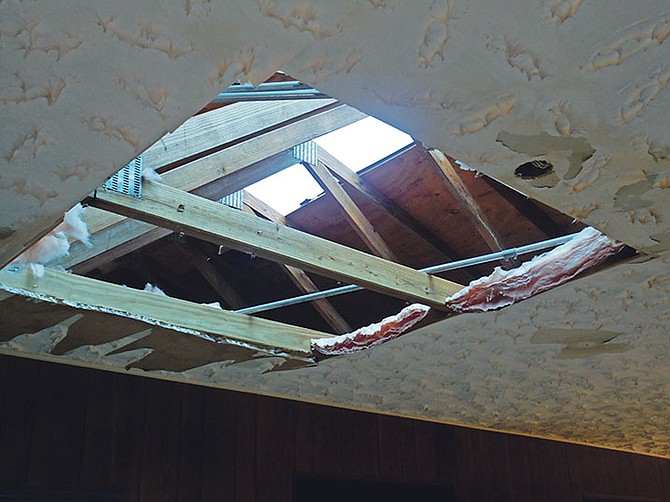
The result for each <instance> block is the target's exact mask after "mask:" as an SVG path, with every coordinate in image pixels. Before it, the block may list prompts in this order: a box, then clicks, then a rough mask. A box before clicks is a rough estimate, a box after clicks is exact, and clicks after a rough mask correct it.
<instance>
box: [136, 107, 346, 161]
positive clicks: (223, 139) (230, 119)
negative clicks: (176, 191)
mask: <svg viewBox="0 0 670 502" xmlns="http://www.w3.org/2000/svg"><path fill="white" fill-rule="evenodd" d="M335 102H336V101H335V100H333V99H315V100H304V101H271V102H269V101H265V102H255V103H252V102H249V103H234V104H231V105H229V106H226V107H223V108H219V109H218V110H213V111H211V112H208V113H203V114H201V115H196V116H194V117H191V118H190V119H188V120H187V121H186V122H184V123H183V124H182V125H181V126H179V127H178V128H177V129H176V130H175V131H174V132H172V133H169V134H166V135H165V136H163V137H162V138H161V139H160V140H158V141H157V142H156V143H154V144H153V145H151V146H150V147H149V148H147V149H146V150H145V151H144V152H142V158H143V159H144V165H145V166H148V167H150V168H153V169H161V168H163V167H164V166H169V165H171V164H174V163H176V162H179V163H183V162H188V160H189V159H190V160H193V157H194V156H196V155H202V154H205V155H206V154H207V153H213V152H214V151H217V150H223V149H224V148H226V147H227V146H230V145H231V144H232V143H234V142H239V141H241V140H243V138H246V137H249V136H250V135H253V134H258V133H259V132H261V131H264V130H267V129H270V128H273V127H277V126H278V125H280V124H282V123H285V122H288V121H291V120H295V119H296V118H298V117H300V116H303V115H305V114H309V113H313V112H315V111H317V110H323V109H325V108H324V107H328V106H330V105H333V104H334V103H335Z"/></svg>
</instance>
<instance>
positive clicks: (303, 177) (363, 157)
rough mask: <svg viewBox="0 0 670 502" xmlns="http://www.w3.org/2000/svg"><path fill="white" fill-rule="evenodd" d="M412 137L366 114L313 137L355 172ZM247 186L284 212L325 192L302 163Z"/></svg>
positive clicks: (289, 211) (409, 141)
mask: <svg viewBox="0 0 670 502" xmlns="http://www.w3.org/2000/svg"><path fill="white" fill-rule="evenodd" d="M413 141H414V140H413V139H412V137H411V136H410V135H408V134H406V133H404V132H402V131H400V130H398V129H396V128H395V127H393V126H391V125H389V124H387V123H385V122H382V121H381V120H379V119H376V118H374V117H366V118H364V119H361V120H359V121H357V122H354V123H352V124H350V125H348V126H345V127H342V128H340V129H337V130H335V131H333V132H331V133H328V134H325V135H323V136H321V137H319V138H316V139H315V140H314V142H315V143H316V144H317V145H319V146H320V147H321V148H323V149H324V150H327V151H328V153H330V154H331V155H333V157H335V158H336V159H337V160H339V161H340V162H342V164H344V165H345V166H346V167H348V168H349V169H351V170H352V171H354V172H359V171H361V170H363V169H365V168H366V167H368V166H371V165H372V164H374V163H375V162H378V161H379V160H381V159H384V158H386V157H388V156H389V155H391V154H393V153H395V152H397V151H399V150H401V149H403V148H404V147H406V146H407V145H409V144H411V143H412V142H413ZM245 190H247V191H248V192H249V193H251V194H252V195H253V196H255V197H257V198H259V199H260V200H262V201H263V202H265V203H266V204H268V205H270V206H271V207H272V208H274V209H275V210H277V211H279V212H280V213H281V214H283V215H287V214H289V213H291V212H293V211H295V210H296V209H298V208H299V207H301V206H303V205H304V204H306V203H308V202H309V201H311V200H312V199H314V198H316V197H318V196H319V195H320V194H321V193H323V191H322V190H321V187H320V185H319V184H318V183H317V182H316V181H315V180H314V178H313V176H312V175H311V174H310V173H309V172H308V171H307V170H306V169H305V167H304V166H302V165H301V164H296V165H293V166H291V167H288V168H286V169H284V170H282V171H280V172H278V173H276V174H274V175H272V176H269V177H267V178H265V179H263V180H261V181H259V182H257V183H254V184H253V185H250V186H248V187H247V188H246V189H245Z"/></svg>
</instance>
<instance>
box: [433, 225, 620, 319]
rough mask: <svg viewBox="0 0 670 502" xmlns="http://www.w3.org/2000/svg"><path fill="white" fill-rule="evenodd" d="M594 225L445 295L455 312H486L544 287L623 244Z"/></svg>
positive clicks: (585, 267) (594, 261) (577, 270)
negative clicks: (613, 239)
mask: <svg viewBox="0 0 670 502" xmlns="http://www.w3.org/2000/svg"><path fill="white" fill-rule="evenodd" d="M624 246H625V245H624V244H623V243H621V242H615V241H612V240H610V239H609V238H608V237H607V236H605V235H603V234H601V233H600V232H598V231H597V230H596V229H595V228H592V227H586V228H585V229H584V230H582V231H581V232H579V233H578V234H577V235H576V236H575V237H574V238H573V239H572V240H571V241H569V242H567V243H565V244H563V245H561V246H559V247H557V248H555V249H553V250H552V251H549V252H547V253H544V254H541V255H539V256H536V257H535V258H533V259H532V260H530V261H527V262H526V263H524V264H522V265H521V266H519V267H517V268H514V269H511V270H503V269H502V268H500V267H496V269H495V270H494V271H493V273H492V274H491V275H489V276H487V277H482V278H481V279H477V280H476V281H473V282H471V283H470V284H469V285H468V286H467V287H466V288H463V289H462V290H460V291H458V292H457V293H456V294H454V295H452V296H450V297H449V298H447V303H446V304H447V306H448V307H450V308H451V309H453V310H455V311H457V312H486V311H488V310H495V309H499V308H502V307H505V306H507V305H511V304H513V303H516V302H518V301H519V300H523V299H525V298H530V297H531V296H533V295H536V294H538V293H541V292H543V291H547V290H549V289H552V288H554V287H556V286H559V285H561V284H563V283H565V282H566V281H568V280H570V279H572V278H573V277H575V276H576V275H578V274H579V273H581V272H582V271H584V270H586V269H587V268H589V267H592V266H594V265H596V264H598V263H599V262H601V261H602V260H604V259H605V258H607V257H608V256H611V255H613V254H616V253H618V252H619V251H620V250H621V249H623V248H624Z"/></svg>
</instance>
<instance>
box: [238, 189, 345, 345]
mask: <svg viewBox="0 0 670 502" xmlns="http://www.w3.org/2000/svg"><path fill="white" fill-rule="evenodd" d="M244 200H245V204H248V205H249V207H250V208H251V209H253V210H254V211H255V212H256V213H258V214H259V215H261V216H263V217H265V218H266V219H268V220H270V221H273V222H275V223H279V224H280V225H286V224H287V222H286V218H285V217H284V215H283V214H281V213H279V212H278V211H276V210H275V209H274V208H272V207H270V206H269V205H267V204H266V203H265V202H263V201H262V200H260V199H258V198H256V197H254V196H253V195H251V194H250V193H248V192H245V193H244ZM281 267H282V269H283V270H284V272H285V273H286V274H287V275H288V277H289V279H291V281H292V282H293V284H295V286H296V287H297V288H298V289H299V290H300V291H301V292H302V293H314V292H315V291H318V290H319V289H318V288H317V287H316V284H314V282H313V281H312V279H310V278H309V276H308V275H307V274H306V273H305V271H304V270H301V269H299V268H297V267H292V266H290V265H283V264H282V265H281ZM310 303H311V305H312V306H313V307H314V309H315V310H316V311H317V312H318V313H319V315H320V316H321V317H322V318H323V320H324V321H326V323H328V325H329V326H330V327H331V328H332V329H333V330H334V331H335V332H336V333H338V334H341V333H349V332H351V331H352V329H351V326H350V325H349V323H348V322H347V321H346V320H345V319H344V318H343V317H342V316H341V315H340V313H339V312H338V311H337V310H336V309H335V307H333V305H332V304H331V303H330V302H329V301H328V300H327V299H325V298H321V299H319V300H314V301H312V302H310Z"/></svg>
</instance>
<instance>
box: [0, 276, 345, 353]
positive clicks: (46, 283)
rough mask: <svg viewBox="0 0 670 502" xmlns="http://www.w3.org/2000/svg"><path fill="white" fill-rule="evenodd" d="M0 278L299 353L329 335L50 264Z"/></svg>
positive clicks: (63, 298) (90, 306)
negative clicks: (37, 272) (38, 273)
mask: <svg viewBox="0 0 670 502" xmlns="http://www.w3.org/2000/svg"><path fill="white" fill-rule="evenodd" d="M0 284H3V285H4V286H6V287H9V288H11V289H12V290H13V291H17V290H18V291H17V292H19V293H22V292H24V293H27V294H29V295H30V294H36V295H40V296H41V297H42V298H44V299H49V300H50V301H53V302H55V303H64V304H66V305H74V306H75V308H84V309H87V310H103V311H106V312H108V313H111V314H116V315H121V316H128V317H135V318H138V317H139V318H140V320H143V321H145V322H153V323H156V324H157V323H163V324H167V325H169V326H170V329H177V330H182V331H186V332H193V333H203V334H208V335H215V336H220V337H224V338H227V339H233V340H238V341H240V342H245V343H249V344H252V345H254V346H263V347H268V348H271V349H276V348H279V349H283V350H286V351H288V352H291V353H295V354H298V355H301V356H310V355H311V348H310V340H311V339H313V338H323V337H328V336H332V335H329V334H326V333H322V332H320V331H315V330H311V329H308V328H302V327H299V326H290V325H287V324H283V323H279V322H276V321H269V320H266V319H262V318H259V317H252V316H248V315H244V314H237V313H235V312H230V311H227V310H222V309H218V308H215V307H210V306H208V305H200V304H197V303H193V302H189V301H186V300H180V299H178V298H171V297H167V296H162V295H156V294H154V293H148V292H146V291H142V290H139V289H133V288H128V287H125V286H119V285H117V284H110V283H107V282H103V281H99V280H96V279H91V278H88V277H83V276H79V275H75V274H68V273H66V272H60V271H57V270H53V269H45V271H44V275H43V276H42V277H40V278H39V280H35V277H34V276H33V274H32V273H31V272H30V271H29V270H28V269H27V268H25V269H23V270H21V271H9V270H7V269H5V270H2V271H0Z"/></svg>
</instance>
